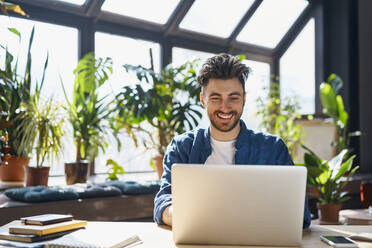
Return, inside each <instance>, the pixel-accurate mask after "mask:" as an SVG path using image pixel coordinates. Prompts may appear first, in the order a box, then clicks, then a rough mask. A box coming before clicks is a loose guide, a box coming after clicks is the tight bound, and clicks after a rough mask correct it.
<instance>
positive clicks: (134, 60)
mask: <svg viewBox="0 0 372 248" xmlns="http://www.w3.org/2000/svg"><path fill="white" fill-rule="evenodd" d="M150 48H152V53H153V58H154V67H155V70H156V71H159V70H160V46H159V44H158V43H153V42H148V41H143V40H135V39H132V38H127V37H123V36H117V35H111V34H106V33H101V32H96V34H95V51H96V56H97V57H110V58H112V59H113V61H114V65H113V75H112V76H111V77H110V80H109V82H108V83H107V84H106V87H105V88H104V89H102V90H101V91H100V93H102V95H105V94H107V93H110V92H114V93H115V94H116V93H118V92H120V90H121V88H122V87H124V86H126V85H130V84H135V83H137V81H138V80H137V78H136V76H135V75H134V74H133V73H131V74H128V73H126V72H125V69H124V68H123V65H124V64H132V65H142V66H144V67H146V68H150V65H151V64H150V55H149V49H150ZM120 140H121V142H122V149H121V151H117V147H116V142H115V141H114V140H113V139H112V138H110V140H109V148H108V149H106V151H105V154H104V155H102V154H100V156H99V157H98V158H97V159H96V168H95V169H96V171H95V172H96V173H100V172H107V168H106V166H105V164H106V160H107V159H109V158H111V159H113V160H115V161H117V162H118V163H119V165H122V166H124V170H125V171H126V172H131V171H132V172H133V171H151V170H152V169H151V167H150V158H151V157H152V156H154V155H155V151H151V150H150V151H148V150H146V149H145V147H144V146H139V147H135V145H134V142H133V141H132V139H131V138H130V137H129V136H128V135H126V133H125V132H123V134H121V135H120ZM154 175H155V174H154ZM155 178H156V176H155V177H154V179H155Z"/></svg>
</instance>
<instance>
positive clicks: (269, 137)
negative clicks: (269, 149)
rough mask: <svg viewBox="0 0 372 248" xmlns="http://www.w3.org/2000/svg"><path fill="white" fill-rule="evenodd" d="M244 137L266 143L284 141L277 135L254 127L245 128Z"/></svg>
mask: <svg viewBox="0 0 372 248" xmlns="http://www.w3.org/2000/svg"><path fill="white" fill-rule="evenodd" d="M244 139H245V140H251V141H253V142H258V143H265V144H278V143H282V142H283V140H282V139H281V138H280V137H278V136H276V135H273V134H270V133H265V132H258V131H254V130H252V129H245V130H244Z"/></svg>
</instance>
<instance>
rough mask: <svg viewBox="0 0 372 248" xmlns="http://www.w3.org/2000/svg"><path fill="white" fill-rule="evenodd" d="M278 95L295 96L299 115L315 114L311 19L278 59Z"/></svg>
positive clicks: (312, 21)
mask: <svg viewBox="0 0 372 248" xmlns="http://www.w3.org/2000/svg"><path fill="white" fill-rule="evenodd" d="M280 94H281V97H282V99H283V98H284V97H293V96H297V97H298V101H299V103H300V106H301V109H300V113H301V114H313V113H315V36H314V19H311V20H310V21H309V22H308V24H307V25H306V26H305V28H304V29H303V30H302V31H301V33H300V34H299V36H298V37H297V38H296V40H295V41H294V42H293V44H292V45H291V46H290V47H289V49H288V50H287V51H286V53H285V54H284V55H283V57H282V58H281V59H280Z"/></svg>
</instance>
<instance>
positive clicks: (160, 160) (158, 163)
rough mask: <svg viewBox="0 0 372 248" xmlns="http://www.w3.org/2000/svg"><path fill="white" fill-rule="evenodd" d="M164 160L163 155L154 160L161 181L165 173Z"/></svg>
mask: <svg viewBox="0 0 372 248" xmlns="http://www.w3.org/2000/svg"><path fill="white" fill-rule="evenodd" d="M163 159H164V156H162V155H158V156H155V157H153V158H152V160H153V161H154V164H155V167H156V172H157V173H158V178H159V180H160V179H161V176H162V175H163V172H164V169H163Z"/></svg>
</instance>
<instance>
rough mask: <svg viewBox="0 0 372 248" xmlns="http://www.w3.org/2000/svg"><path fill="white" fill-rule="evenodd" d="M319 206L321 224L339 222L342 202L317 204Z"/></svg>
mask: <svg viewBox="0 0 372 248" xmlns="http://www.w3.org/2000/svg"><path fill="white" fill-rule="evenodd" d="M316 206H317V208H318V215H319V224H321V225H331V224H339V221H338V220H339V212H340V210H341V207H342V204H341V203H338V204H321V203H319V202H318V203H317V204H316Z"/></svg>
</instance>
